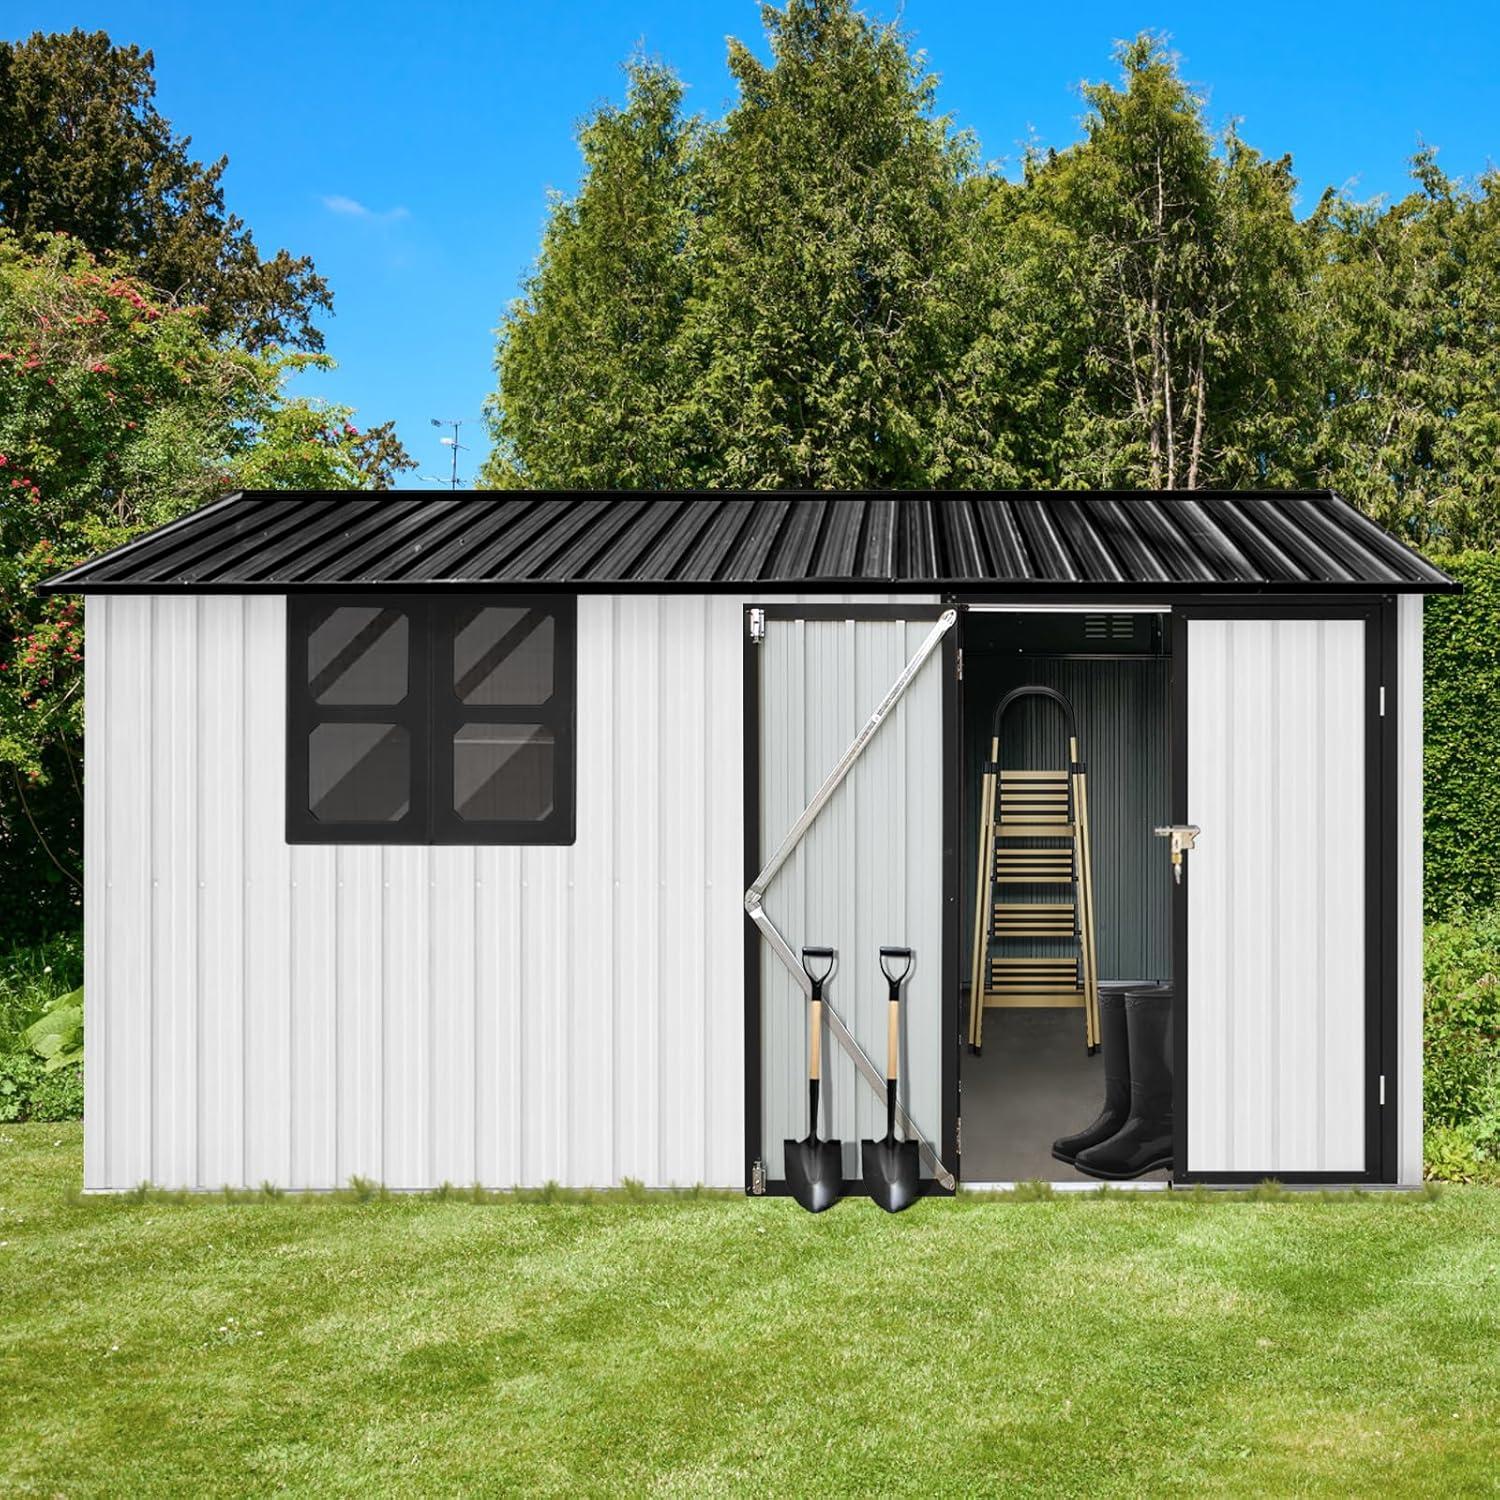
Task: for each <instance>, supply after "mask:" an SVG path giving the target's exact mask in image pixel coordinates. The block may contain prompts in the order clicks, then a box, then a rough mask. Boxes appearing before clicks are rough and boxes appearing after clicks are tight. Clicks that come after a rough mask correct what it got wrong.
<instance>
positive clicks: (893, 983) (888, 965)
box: [880, 948, 912, 1000]
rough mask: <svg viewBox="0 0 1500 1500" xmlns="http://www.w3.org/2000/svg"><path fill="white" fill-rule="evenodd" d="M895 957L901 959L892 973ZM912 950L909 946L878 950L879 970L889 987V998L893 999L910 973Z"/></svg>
mask: <svg viewBox="0 0 1500 1500" xmlns="http://www.w3.org/2000/svg"><path fill="white" fill-rule="evenodd" d="M897 959H901V960H903V962H902V964H901V967H900V969H899V970H897V972H895V973H892V972H891V971H892V969H893V968H894V967H895V961H896V960H897ZM911 961H912V950H911V949H910V948H882V949H881V950H880V972H881V973H882V974H884V975H885V977H886V982H887V983H888V984H889V985H890V987H891V999H892V1000H894V999H895V998H896V996H897V994H898V993H899V991H900V989H901V986H902V985H903V984H905V983H906V976H907V975H908V974H910V973H911Z"/></svg>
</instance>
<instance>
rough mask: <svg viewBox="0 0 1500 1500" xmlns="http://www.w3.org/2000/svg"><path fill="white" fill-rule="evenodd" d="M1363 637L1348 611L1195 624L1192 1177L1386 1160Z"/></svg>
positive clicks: (1370, 678) (1189, 761)
mask: <svg viewBox="0 0 1500 1500" xmlns="http://www.w3.org/2000/svg"><path fill="white" fill-rule="evenodd" d="M1178 639H1179V641H1181V640H1182V639H1183V637H1182V635H1181V634H1179V636H1178ZM1374 639H1375V631H1374V630H1373V629H1372V628H1371V626H1370V623H1369V620H1368V619H1367V618H1366V617H1365V616H1364V615H1359V614H1355V613H1353V612H1346V613H1345V614H1344V615H1342V616H1341V617H1335V618H1278V619H1268V618H1233V619H1229V618H1190V619H1189V620H1188V621H1187V622H1186V644H1187V673H1186V679H1187V684H1186V685H1187V712H1186V717H1187V726H1186V730H1187V756H1186V771H1187V787H1186V811H1187V819H1188V821H1189V822H1191V823H1196V824H1198V825H1199V826H1200V827H1201V829H1202V832H1201V834H1200V836H1199V838H1198V842H1197V847H1196V849H1195V850H1194V851H1193V853H1192V854H1191V855H1190V856H1189V864H1188V871H1189V875H1188V882H1187V889H1186V892H1185V908H1186V926H1187V933H1186V956H1187V974H1186V981H1187V982H1186V986H1185V991H1186V995H1185V1008H1180V1009H1179V1017H1180V1024H1181V1021H1183V1020H1185V1023H1186V1046H1185V1048H1183V1047H1181V1046H1179V1049H1178V1056H1179V1059H1182V1058H1183V1057H1184V1055H1185V1061H1186V1106H1187V1107H1186V1127H1187V1140H1186V1146H1187V1160H1186V1168H1187V1170H1186V1174H1185V1175H1187V1176H1191V1177H1195V1178H1203V1177H1207V1178H1215V1177H1229V1178H1233V1177H1242V1176H1244V1177H1252V1178H1260V1177H1265V1176H1273V1175H1274V1176H1277V1177H1283V1178H1291V1177H1298V1176H1312V1177H1317V1176H1322V1175H1326V1176H1337V1177H1343V1178H1350V1179H1352V1178H1359V1177H1363V1176H1365V1175H1367V1173H1368V1172H1369V1171H1370V1170H1371V1169H1372V1168H1374V1167H1375V1166H1376V1165H1377V1163H1376V1162H1374V1161H1372V1160H1371V1153H1372V1150H1374V1149H1375V1146H1376V1140H1377V1137H1375V1136H1372V1133H1371V1127H1372V1118H1373V1117H1372V1113H1371V1110H1372V1099H1371V1091H1372V1084H1373V1078H1372V1062H1373V1058H1374V1056H1375V1055H1376V1054H1375V1053H1373V1052H1372V1044H1373V1043H1374V1042H1375V1041H1376V1038H1375V1037H1373V1036H1372V1035H1371V1034H1370V1033H1371V1031H1372V1030H1373V1029H1376V1028H1374V1026H1373V1024H1372V1016H1378V1007H1377V1008H1376V1009H1375V1010H1373V1011H1372V1008H1371V996H1372V989H1371V985H1372V982H1373V981H1374V980H1375V977H1376V976H1375V975H1374V974H1373V973H1372V969H1373V968H1374V966H1375V965H1374V963H1373V962H1372V959H1371V956H1370V953H1371V950H1370V941H1369V940H1370V936H1371V925H1370V924H1371V909H1372V908H1371V898H1372V895H1373V893H1374V891H1375V889H1376V888H1377V886H1378V864H1376V863H1375V862H1373V861H1372V860H1371V857H1370V856H1371V855H1372V853H1374V852H1376V851H1374V850H1372V847H1371V843H1372V840H1378V821H1377V820H1375V819H1373V817H1372V812H1373V809H1372V803H1371V798H1372V796H1373V795H1374V794H1375V793H1376V791H1377V788H1376V786H1375V785H1374V784H1373V783H1374V782H1376V781H1378V777H1377V776H1375V775H1373V774H1372V769H1371V768H1372V766H1373V765H1377V764H1378V762H1376V761H1373V760H1372V759H1371V757H1372V754H1374V753H1375V752H1376V751H1378V713H1379V708H1378V694H1379V686H1378V678H1377V676H1376V675H1375V674H1374V673H1373V672H1372V671H1371V662H1370V660H1369V658H1368V655H1367V653H1369V652H1370V651H1371V650H1372V649H1374V647H1373V641H1374ZM1180 703H1181V700H1180V698H1179V705H1180ZM1178 910H1179V913H1181V912H1182V910H1183V906H1182V905H1179V908H1178ZM1178 951H1179V953H1180V952H1181V951H1182V948H1181V947H1180V946H1179V950H1178ZM1374 993H1378V990H1377V991H1375V992H1374ZM1181 1083H1182V1080H1181V1079H1179V1091H1178V1097H1179V1101H1181V1099H1182V1088H1181ZM1180 1141H1181V1137H1180V1136H1179V1143H1180ZM1178 1165H1179V1172H1180V1171H1181V1167H1182V1161H1181V1154H1180V1150H1179V1162H1178Z"/></svg>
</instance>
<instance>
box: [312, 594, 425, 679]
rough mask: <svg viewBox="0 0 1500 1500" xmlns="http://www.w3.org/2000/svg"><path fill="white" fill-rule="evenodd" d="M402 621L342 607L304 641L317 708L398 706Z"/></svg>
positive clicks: (384, 612)
mask: <svg viewBox="0 0 1500 1500" xmlns="http://www.w3.org/2000/svg"><path fill="white" fill-rule="evenodd" d="M406 683H407V631H406V616H405V615H404V614H403V613H402V612H401V611H400V610H399V609H380V608H378V607H370V608H365V607H362V606H360V607H356V606H353V605H348V606H343V607H341V608H339V609H335V610H333V611H332V612H331V613H330V614H329V615H328V618H327V619H325V620H324V621H323V623H322V624H321V625H319V626H318V627H317V628H316V629H315V630H313V632H312V633H311V634H310V635H309V636H308V638H307V685H308V689H309V691H310V692H311V693H312V697H313V701H314V702H316V703H399V702H400V701H401V700H402V699H403V698H404V697H405V696H406Z"/></svg>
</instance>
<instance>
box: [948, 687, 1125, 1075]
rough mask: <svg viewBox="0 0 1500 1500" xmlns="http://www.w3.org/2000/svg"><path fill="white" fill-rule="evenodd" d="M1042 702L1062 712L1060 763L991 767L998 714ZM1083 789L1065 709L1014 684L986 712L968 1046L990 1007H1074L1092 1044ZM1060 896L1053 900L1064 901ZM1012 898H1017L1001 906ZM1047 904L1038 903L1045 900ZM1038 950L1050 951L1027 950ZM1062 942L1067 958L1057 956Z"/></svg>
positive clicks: (1093, 993) (980, 1036)
mask: <svg viewBox="0 0 1500 1500" xmlns="http://www.w3.org/2000/svg"><path fill="white" fill-rule="evenodd" d="M1023 698H1045V699H1048V700H1049V701H1051V702H1054V703H1056V704H1057V705H1058V707H1059V708H1060V709H1061V710H1062V713H1063V718H1064V720H1065V722H1066V726H1067V740H1068V763H1067V765H1066V766H1064V767H1063V768H1062V769H1061V770H1056V771H1004V770H1001V769H1000V729H1001V723H1002V721H1003V719H1004V717H1005V713H1006V710H1007V709H1009V708H1010V707H1011V706H1012V705H1013V704H1015V703H1017V702H1018V701H1019V700H1021V699H1023ZM1088 808H1089V803H1088V785H1087V781H1086V777H1085V768H1084V763H1083V761H1082V760H1081V759H1080V758H1079V754H1078V731H1077V727H1076V725H1075V722H1074V718H1073V706H1072V704H1070V703H1069V702H1068V700H1067V699H1066V698H1064V697H1063V695H1062V694H1061V693H1059V692H1056V691H1055V690H1054V689H1052V688H1048V687H1021V688H1016V689H1015V691H1014V692H1011V693H1007V694H1006V695H1005V697H1004V698H1002V699H1001V700H1000V702H999V704H998V705H997V706H996V709H995V717H994V721H993V725H992V729H991V734H990V758H989V763H988V764H987V765H986V766H985V768H984V781H983V784H982V790H981V793H980V809H979V861H978V878H977V879H976V881H975V894H974V960H973V964H972V967H971V969H970V975H969V980H970V983H969V1046H970V1047H971V1048H973V1050H974V1051H975V1052H978V1051H979V1049H980V1047H981V1046H982V1044H983V1042H984V1013H985V1011H986V1010H987V1009H991V1008H993V1007H996V1006H1007V1007H1017V1008H1020V1007H1031V1006H1078V1007H1081V1008H1082V1010H1083V1032H1084V1045H1085V1046H1086V1047H1087V1048H1088V1050H1089V1052H1090V1053H1092V1052H1093V1051H1094V1050H1095V1049H1096V1048H1097V1047H1098V1045H1099V970H1098V951H1097V949H1096V948H1095V945H1094V881H1093V868H1092V864H1091V856H1090V853H1089V812H1088ZM1064 892H1066V896H1065V897H1064V899H1057V898H1058V897H1059V896H1063V894H1064ZM1012 894H1021V895H1024V896H1025V897H1026V898H1027V899H1024V900H1007V899H1006V897H1007V896H1008V895H1012ZM1049 894H1050V896H1051V897H1052V899H1050V900H1039V899H1037V898H1038V897H1042V896H1047V895H1049ZM1039 944H1045V945H1046V947H1047V948H1049V949H1051V950H1053V951H1051V952H1047V951H1043V952H1040V953H1038V952H1035V951H1032V952H1027V951H1026V950H1027V949H1028V948H1032V949H1033V950H1034V949H1035V948H1036V947H1037V946H1038V945H1039ZM1064 944H1066V945H1067V946H1068V948H1070V949H1071V951H1070V952H1069V953H1066V954H1059V953H1057V952H1056V949H1057V948H1059V947H1061V946H1063V945H1064Z"/></svg>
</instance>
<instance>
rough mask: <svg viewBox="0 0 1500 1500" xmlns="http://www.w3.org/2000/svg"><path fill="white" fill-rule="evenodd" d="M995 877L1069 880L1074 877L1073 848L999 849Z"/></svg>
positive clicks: (1016, 879) (996, 855)
mask: <svg viewBox="0 0 1500 1500" xmlns="http://www.w3.org/2000/svg"><path fill="white" fill-rule="evenodd" d="M995 879H996V880H1000V881H1006V882H1008V883H1012V884H1013V883H1014V882H1016V881H1020V880H1042V881H1069V882H1071V881H1072V879H1073V851H1072V850H1071V849H997V850H996V851H995Z"/></svg>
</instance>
